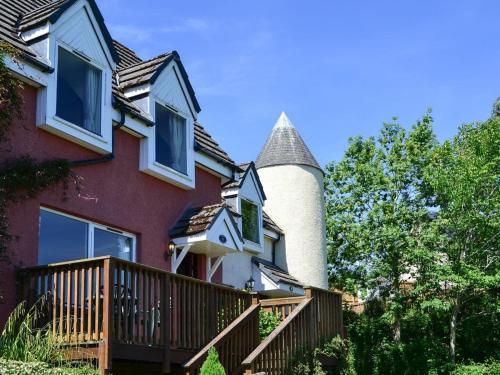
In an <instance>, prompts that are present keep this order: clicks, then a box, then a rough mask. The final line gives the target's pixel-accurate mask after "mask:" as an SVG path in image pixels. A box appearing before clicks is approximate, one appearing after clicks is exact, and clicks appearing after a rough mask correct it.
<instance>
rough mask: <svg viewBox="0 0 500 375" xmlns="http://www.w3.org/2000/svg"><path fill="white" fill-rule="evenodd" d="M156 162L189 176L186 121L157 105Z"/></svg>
mask: <svg viewBox="0 0 500 375" xmlns="http://www.w3.org/2000/svg"><path fill="white" fill-rule="evenodd" d="M155 117H156V125H155V128H156V129H155V131H156V155H155V160H156V161H157V162H158V163H160V164H163V165H165V166H167V167H170V168H172V169H175V170H176V171H178V172H181V173H184V174H187V147H186V145H187V142H186V119H184V118H182V117H181V116H179V115H177V114H175V113H173V112H172V111H170V110H169V109H167V108H166V107H164V106H162V105H160V104H158V103H156V109H155Z"/></svg>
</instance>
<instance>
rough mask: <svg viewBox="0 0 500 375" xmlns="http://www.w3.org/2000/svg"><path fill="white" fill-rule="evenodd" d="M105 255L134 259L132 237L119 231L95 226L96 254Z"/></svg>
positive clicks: (97, 255)
mask: <svg viewBox="0 0 500 375" xmlns="http://www.w3.org/2000/svg"><path fill="white" fill-rule="evenodd" d="M103 255H111V256H114V257H117V258H120V259H125V260H132V239H131V238H130V237H127V236H124V235H122V234H119V233H114V232H110V231H107V230H103V229H99V228H95V230H94V256H96V257H99V256H103Z"/></svg>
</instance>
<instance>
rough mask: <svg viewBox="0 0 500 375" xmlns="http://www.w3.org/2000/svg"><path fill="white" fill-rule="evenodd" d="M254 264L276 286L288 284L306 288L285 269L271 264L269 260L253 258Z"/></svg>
mask: <svg viewBox="0 0 500 375" xmlns="http://www.w3.org/2000/svg"><path fill="white" fill-rule="evenodd" d="M252 263H253V264H255V265H256V266H257V268H259V270H260V271H261V272H262V273H263V274H265V275H266V276H267V277H269V278H270V279H271V280H272V281H274V282H275V283H276V284H278V283H280V282H285V283H287V284H292V285H295V286H299V287H303V286H304V285H303V284H301V283H300V281H299V280H297V279H296V278H295V277H293V276H292V275H290V274H289V273H288V272H286V271H285V270H284V269H282V268H280V267H278V266H277V265H275V264H274V263H272V262H269V261H268V260H265V259H262V258H257V257H252Z"/></svg>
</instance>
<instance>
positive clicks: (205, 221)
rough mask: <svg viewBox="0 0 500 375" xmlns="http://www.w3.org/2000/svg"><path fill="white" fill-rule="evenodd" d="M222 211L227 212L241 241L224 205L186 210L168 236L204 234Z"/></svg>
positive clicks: (235, 225)
mask: <svg viewBox="0 0 500 375" xmlns="http://www.w3.org/2000/svg"><path fill="white" fill-rule="evenodd" d="M224 210H227V211H228V217H229V219H230V220H231V221H232V223H233V225H234V228H235V229H236V230H235V231H236V233H237V234H238V237H239V239H240V240H241V241H243V239H242V238H241V234H240V231H239V230H238V229H237V228H238V225H237V224H236V222H235V221H234V219H233V217H232V215H231V213H230V211H229V209H228V208H227V206H226V205H225V204H224V203H218V204H213V205H209V206H204V207H197V208H189V209H187V210H186V211H185V212H184V214H183V215H182V216H181V218H180V219H179V220H178V221H177V223H175V225H174V227H173V228H172V229H171V230H170V232H169V235H170V237H171V238H178V237H185V236H192V235H194V234H198V233H202V232H205V231H207V230H209V229H210V228H211V227H212V225H213V224H214V223H215V221H216V220H217V218H218V217H219V215H220V214H221V213H222V212H223V211H224Z"/></svg>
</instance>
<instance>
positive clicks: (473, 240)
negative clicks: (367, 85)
mask: <svg viewBox="0 0 500 375" xmlns="http://www.w3.org/2000/svg"><path fill="white" fill-rule="evenodd" d="M499 108H500V106H499V104H498V102H497V103H496V104H495V106H494V109H493V112H492V117H491V118H490V119H488V120H486V121H484V122H480V123H474V124H469V125H464V126H462V127H461V128H460V129H459V132H458V134H457V136H456V137H454V138H453V139H452V140H450V141H446V142H444V143H443V144H442V145H439V144H437V143H436V141H435V138H434V135H433V132H432V118H430V116H428V115H427V116H424V118H423V119H422V120H421V121H419V122H417V124H416V125H414V126H413V128H412V129H411V131H410V132H406V131H405V130H404V129H403V128H402V127H400V126H399V125H397V124H385V125H384V127H383V128H382V131H381V132H380V135H379V136H378V137H377V138H376V139H375V138H369V139H363V138H359V137H358V138H353V139H351V140H350V144H349V148H348V150H347V151H346V154H345V156H344V158H343V159H342V160H341V161H340V162H338V163H331V164H330V165H329V166H328V168H327V175H326V177H325V191H326V204H327V205H326V207H327V235H328V246H329V249H328V250H329V263H330V264H331V265H332V269H331V270H330V282H331V285H333V286H335V287H338V288H341V289H344V290H347V291H351V292H361V293H362V294H363V293H364V296H365V297H366V296H368V297H369V298H368V301H369V302H368V303H367V304H366V305H365V311H364V312H363V313H362V314H361V315H359V316H358V315H356V314H350V313H347V314H345V316H344V320H345V322H346V325H347V326H348V331H349V338H350V344H349V347H348V355H347V358H348V359H347V362H348V363H350V364H352V367H353V368H354V369H355V371H356V373H357V374H449V373H450V372H451V371H452V370H453V368H454V363H455V362H456V363H467V362H468V361H475V362H485V361H488V360H489V359H491V361H493V362H491V363H494V365H491V363H490V362H488V363H490V365H491V366H493V368H494V370H495V371H496V370H497V367H498V365H497V364H495V363H497V362H494V361H495V360H496V361H498V359H499V358H500V348H499V346H498V342H500V328H499V327H500V324H499V318H500V314H499V313H498V312H499V311H500V298H499V297H500V267H499V266H500V264H499V263H500V252H499V251H498V249H499V248H500V243H499V239H500V236H498V233H500V219H499V218H500V215H499V211H500V194H499V188H498V187H499V184H498V182H499V181H500V115H499V114H500V112H499ZM407 280H410V281H411V283H406V281H407ZM490 365H488V366H490ZM474 366H476V367H478V368H482V367H481V366H482V365H474ZM485 366H486V365H485ZM494 366H497V367H496V368H495V367H494ZM461 368H462V367H461V365H459V366H458V367H457V369H456V370H455V371H462V370H461ZM486 368H487V366H486ZM459 369H460V370H459ZM467 370H468V368H466V367H464V370H463V371H464V372H461V373H460V374H462V373H465V371H467ZM473 370H474V371H475V367H473V366H472V367H470V371H473Z"/></svg>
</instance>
